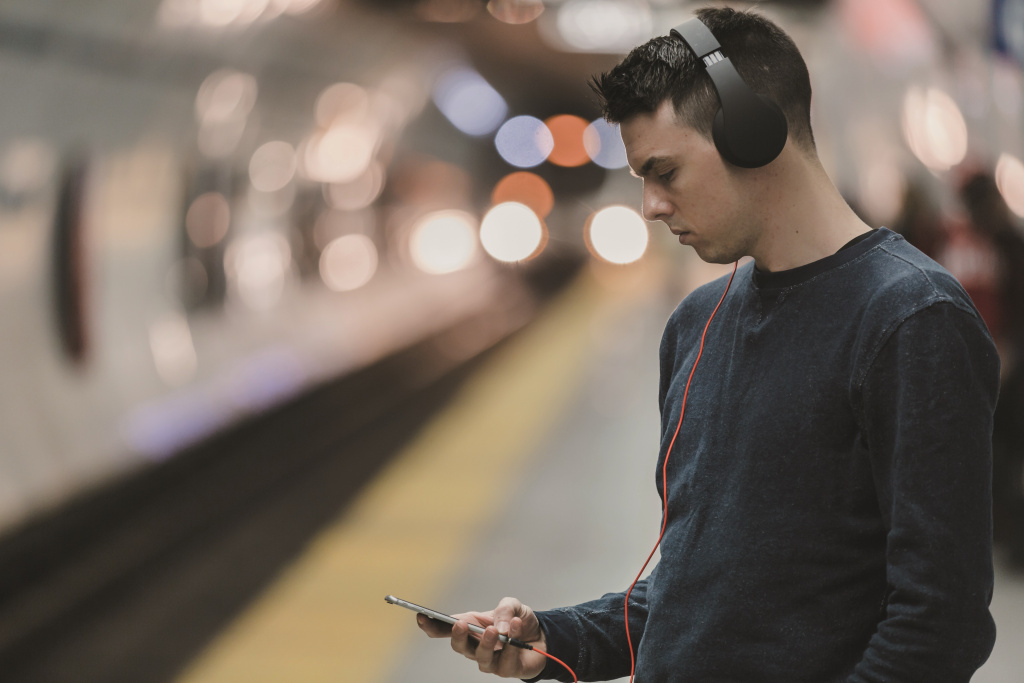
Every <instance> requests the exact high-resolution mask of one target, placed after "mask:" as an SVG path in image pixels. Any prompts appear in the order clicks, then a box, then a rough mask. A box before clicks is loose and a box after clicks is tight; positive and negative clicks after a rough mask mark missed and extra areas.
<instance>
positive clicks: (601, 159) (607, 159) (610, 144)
mask: <svg viewBox="0 0 1024 683" xmlns="http://www.w3.org/2000/svg"><path fill="white" fill-rule="evenodd" d="M583 148H584V149H586V151H587V154H588V155H589V156H590V159H591V160H592V161H593V162H594V163H595V164H597V165H598V166H601V167H602V168H609V169H614V168H622V167H624V166H625V165H626V146H625V145H623V144H622V136H621V135H620V134H619V125H618V124H617V123H616V124H611V123H608V122H607V121H605V120H604V119H597V120H596V121H591V122H590V125H589V126H587V129H586V130H585V131H583Z"/></svg>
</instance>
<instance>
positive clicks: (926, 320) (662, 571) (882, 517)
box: [535, 228, 999, 683]
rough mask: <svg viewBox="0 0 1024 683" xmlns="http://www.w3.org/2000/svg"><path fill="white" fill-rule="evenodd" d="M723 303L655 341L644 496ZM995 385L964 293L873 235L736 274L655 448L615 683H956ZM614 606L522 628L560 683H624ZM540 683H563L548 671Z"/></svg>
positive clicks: (710, 299)
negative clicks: (657, 373) (643, 538)
mask: <svg viewBox="0 0 1024 683" xmlns="http://www.w3.org/2000/svg"><path fill="white" fill-rule="evenodd" d="M725 286H726V280H725V279H724V278H723V279H719V280H716V281H714V282H712V283H710V284H708V285H706V286H704V287H701V288H699V289H697V290H696V291H694V292H693V293H692V294H691V295H690V296H688V297H687V298H686V299H685V300H684V301H683V302H682V303H681V304H680V305H679V307H678V308H677V309H676V310H675V312H674V313H673V314H672V316H671V317H670V319H669V321H668V324H667V326H666V328H665V333H664V337H663V340H662V344H661V383H660V396H659V400H660V407H661V416H662V420H661V422H662V424H661V434H662V436H661V452H660V455H659V459H658V464H657V468H656V471H655V483H656V486H657V490H658V494H659V495H662V494H663V492H664V482H663V481H662V478H661V471H662V463H663V462H664V459H665V457H666V451H667V449H668V446H669V443H670V441H671V439H672V435H673V433H674V432H675V430H676V425H677V423H678V420H679V410H680V405H681V403H682V400H683V392H684V388H685V385H686V381H687V377H688V376H689V373H690V370H691V368H692V367H693V364H694V360H695V358H696V356H697V350H698V347H699V345H700V335H701V332H702V331H703V329H704V325H705V323H706V322H707V320H708V317H709V316H710V315H711V311H712V310H713V308H714V307H715V305H716V304H717V303H718V300H719V298H720V297H721V295H722V292H723V291H724V290H725ZM998 374H999V361H998V357H997V355H996V350H995V347H994V345H993V343H992V340H991V338H990V336H989V334H988V331H987V330H986V328H985V325H984V323H983V322H982V320H981V318H980V317H979V315H978V313H977V311H976V310H975V308H974V306H973V305H972V304H971V301H970V299H969V297H968V296H967V294H966V293H965V292H964V290H963V289H962V288H961V287H960V285H959V284H958V283H957V282H956V280H955V279H954V278H953V277H952V276H951V275H950V274H949V273H947V272H946V271H945V270H943V269H942V268H941V267H940V266H939V265H937V264H936V263H935V262H933V261H931V260H930V259H928V258H927V257H926V256H924V255H923V254H921V253H920V252H919V251H918V250H916V249H915V248H914V247H912V246H910V245H909V244H908V243H907V242H906V241H904V240H903V238H902V237H900V236H899V235H897V234H895V233H893V232H890V231H889V230H886V229H884V228H883V229H880V230H877V231H874V232H873V233H871V234H870V235H869V236H867V237H866V238H865V239H862V240H860V241H858V242H857V243H856V244H853V245H852V246H849V248H844V249H842V250H840V251H839V252H837V253H836V254H833V255H831V256H828V257H826V258H824V259H822V260H820V261H816V262H814V263H811V264H808V265H805V266H801V267H799V268H795V269H793V270H789V271H783V272H776V273H762V272H759V271H757V270H756V268H754V266H753V264H747V265H745V266H743V267H741V268H739V270H738V272H737V274H736V277H735V280H734V282H733V284H732V287H731V290H730V291H729V293H728V294H727V296H726V297H725V299H724V301H723V303H722V305H721V309H720V310H719V311H718V314H717V316H716V317H715V319H714V321H713V322H712V323H711V325H710V328H709V329H708V332H707V341H706V344H705V348H704V353H703V356H702V357H701V360H700V364H699V366H698V368H697V370H696V373H695V374H694V377H693V380H692V383H691V387H690V392H689V397H688V398H687V405H686V414H685V418H684V420H683V423H682V428H681V429H680V432H679V435H678V437H677V439H676V443H675V445H674V446H673V448H672V454H671V458H670V460H669V463H668V519H667V522H666V525H665V527H666V528H665V535H664V539H663V540H662V543H661V558H660V560H659V562H658V564H657V566H656V567H655V569H654V571H653V572H652V573H651V575H650V577H649V578H647V579H646V580H644V581H641V582H639V583H638V584H637V586H636V588H635V589H634V590H633V593H632V595H631V598H630V610H629V616H630V634H631V636H632V640H633V645H634V648H637V651H636V657H637V665H636V680H637V681H638V682H639V683H661V682H667V681H671V682H673V683H711V682H716V681H723V682H724V681H730V682H736V683H740V682H742V683H758V682H766V683H767V682H769V681H771V682H783V681H785V682H787V683H792V682H796V681H801V682H804V681H805V682H812V683H826V682H833V681H835V682H839V681H842V682H844V683H869V682H870V683H883V682H884V683H921V682H922V681H928V682H929V683H959V682H964V683H966V682H967V681H969V680H970V677H971V674H972V673H973V672H974V671H975V669H976V668H977V667H979V666H980V665H981V664H982V663H983V662H984V661H985V659H986V658H987V657H988V654H989V652H990V651H991V648H992V644H993V642H994V640H995V627H994V624H993V621H992V618H991V616H990V614H989V610H988V606H989V602H990V600H991V595H992V555H991V550H992V547H991V429H992V413H993V410H994V406H995V401H996V394H997V387H998ZM638 533H639V531H638ZM637 559H638V564H639V562H640V560H642V558H637ZM624 597H625V591H623V592H622V593H613V594H608V595H605V596H603V597H601V598H599V599H597V600H593V601H591V602H587V603H584V604H581V605H576V606H573V607H565V608H560V609H555V610H551V611H546V612H538V617H539V619H540V622H541V627H542V628H543V630H544V632H545V635H546V638H547V642H548V649H549V652H551V654H553V655H555V656H557V657H559V658H561V659H563V660H564V661H565V662H566V663H568V664H569V665H570V666H572V667H573V669H574V670H575V671H576V672H577V674H578V675H579V677H580V680H608V679H614V678H618V677H620V676H628V675H629V667H630V656H629V650H628V648H627V644H626V642H627V641H626V634H625V627H624V623H623V601H624ZM540 678H557V679H559V680H566V681H567V680H571V678H569V677H568V675H567V672H566V671H565V670H564V669H562V668H561V667H560V666H558V665H557V664H555V663H553V662H549V663H548V666H547V667H546V668H545V670H544V672H543V673H542V674H541V676H540ZM535 680H536V679H535Z"/></svg>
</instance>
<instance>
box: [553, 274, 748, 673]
mask: <svg viewBox="0 0 1024 683" xmlns="http://www.w3.org/2000/svg"><path fill="white" fill-rule="evenodd" d="M738 266H739V262H738V261H737V262H736V263H734V264H733V266H732V274H731V275H730V276H729V282H728V283H726V285H725V291H724V292H722V298H721V299H719V300H718V304H717V305H716V306H715V310H713V311H711V317H710V318H708V322H707V324H705V325H704V331H703V332H702V333H701V335H700V349H699V350H698V351H697V359H696V360H695V361H693V367H692V368H690V376H689V377H688V378H687V379H686V388H685V389H684V390H683V403H682V405H681V406H680V408H679V423H678V424H677V425H676V431H675V433H674V434H673V435H672V440H671V441H670V442H669V444H668V450H667V451H665V462H664V463H662V465H661V488H662V496H661V499H662V503H663V508H662V516H661V533H660V534H658V541H657V543H655V544H654V547H653V548H651V554H650V555H648V556H647V560H646V561H645V562H644V566H643V567H640V571H639V573H637V575H636V578H635V579H633V583H631V584H630V586H629V590H628V591H626V606H625V609H624V612H625V615H626V642H627V643H628V645H629V683H633V674H634V673H636V656H635V655H634V654H633V639H632V638H631V637H630V635H629V595H630V593H632V592H633V587H634V586H636V582H637V581H639V580H640V577H641V576H642V575H643V573H644V570H645V569H647V565H648V564H649V563H650V561H651V558H652V557H654V551H655V550H657V549H658V546H659V545H661V539H662V537H663V536H664V535H665V525H666V524H667V523H668V456H670V455H671V454H672V446H674V445H675V443H676V437H677V436H679V428H680V427H682V426H683V415H684V414H685V413H686V398H687V396H689V394H690V381H691V380H692V379H693V373H694V372H696V371H697V363H699V362H700V357H701V354H703V353H704V337H706V336H707V333H708V328H709V327H711V321H712V320H714V319H715V314H716V313H718V309H719V307H721V305H722V302H723V301H725V295H726V294H728V293H729V288H730V287H732V279H733V278H734V277H735V276H736V268H737V267H738ZM563 666H564V664H563ZM566 668H568V667H566ZM570 671H571V669H570ZM573 677H574V678H575V674H573Z"/></svg>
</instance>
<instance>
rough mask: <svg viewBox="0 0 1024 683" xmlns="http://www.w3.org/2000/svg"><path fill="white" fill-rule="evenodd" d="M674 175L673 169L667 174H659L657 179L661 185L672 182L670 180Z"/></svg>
mask: <svg viewBox="0 0 1024 683" xmlns="http://www.w3.org/2000/svg"><path fill="white" fill-rule="evenodd" d="M675 174H676V171H675V169H672V170H671V171H669V172H668V173H659V174H658V179H659V180H661V182H663V183H667V182H669V181H670V180H672V178H673V177H674V176H675Z"/></svg>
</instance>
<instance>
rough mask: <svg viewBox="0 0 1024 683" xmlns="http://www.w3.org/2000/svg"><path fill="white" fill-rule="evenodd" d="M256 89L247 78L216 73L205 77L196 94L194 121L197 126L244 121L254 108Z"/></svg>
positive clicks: (228, 72) (223, 71) (228, 71)
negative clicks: (197, 123)
mask: <svg viewBox="0 0 1024 683" xmlns="http://www.w3.org/2000/svg"><path fill="white" fill-rule="evenodd" d="M257 92H258V87H257V85H256V79H255V78H253V77H252V76H250V75H249V74H246V73H242V72H241V71H233V70H231V69H219V70H217V71H214V72H213V73H212V74H210V75H209V76H207V77H206V80H204V81H203V84H202V85H201V86H199V92H198V93H197V94H196V118H197V119H198V120H199V122H200V123H204V124H213V123H223V122H225V121H229V120H232V119H240V118H241V119H244V118H245V117H246V116H248V115H249V112H250V111H252V108H253V105H254V104H256V95H257Z"/></svg>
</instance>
